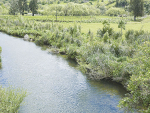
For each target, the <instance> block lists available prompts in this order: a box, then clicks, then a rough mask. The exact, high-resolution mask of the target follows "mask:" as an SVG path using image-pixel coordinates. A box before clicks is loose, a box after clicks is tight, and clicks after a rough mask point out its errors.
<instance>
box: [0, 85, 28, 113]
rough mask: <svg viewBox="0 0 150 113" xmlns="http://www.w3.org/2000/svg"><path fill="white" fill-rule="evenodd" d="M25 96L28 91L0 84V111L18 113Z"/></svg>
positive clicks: (2, 112)
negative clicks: (4, 86) (3, 86)
mask: <svg viewBox="0 0 150 113" xmlns="http://www.w3.org/2000/svg"><path fill="white" fill-rule="evenodd" d="M25 97H26V91H24V90H22V89H14V88H12V87H8V88H2V87H1V86H0V112H1V113H18V110H19V108H20V106H21V103H22V101H23V99H24V98H25Z"/></svg>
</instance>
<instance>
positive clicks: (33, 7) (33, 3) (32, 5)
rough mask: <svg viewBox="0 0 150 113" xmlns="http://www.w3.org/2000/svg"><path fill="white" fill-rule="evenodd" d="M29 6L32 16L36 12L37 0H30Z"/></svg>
mask: <svg viewBox="0 0 150 113" xmlns="http://www.w3.org/2000/svg"><path fill="white" fill-rule="evenodd" d="M29 8H30V10H31V12H32V16H34V14H35V13H37V9H38V4H37V0H31V1H30V3H29Z"/></svg>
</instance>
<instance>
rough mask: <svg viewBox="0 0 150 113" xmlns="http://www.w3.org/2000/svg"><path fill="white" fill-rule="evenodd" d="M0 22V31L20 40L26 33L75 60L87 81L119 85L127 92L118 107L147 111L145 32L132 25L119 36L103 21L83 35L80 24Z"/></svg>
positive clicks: (149, 62)
mask: <svg viewBox="0 0 150 113" xmlns="http://www.w3.org/2000/svg"><path fill="white" fill-rule="evenodd" d="M142 21H145V22H146V19H145V20H142ZM102 22H103V21H102ZM0 23H1V24H0V31H2V32H5V33H7V34H10V35H13V36H18V37H22V38H23V37H24V35H25V34H28V35H29V37H30V38H31V39H32V40H33V41H34V42H35V43H36V44H37V45H48V46H51V47H52V48H53V49H55V51H56V52H59V53H63V54H66V55H67V56H68V58H71V59H75V60H76V61H77V62H78V64H79V68H80V69H81V71H83V72H84V73H86V74H87V75H88V77H89V78H91V79H95V80H100V79H111V80H113V81H116V82H120V83H122V84H123V85H124V86H125V87H126V88H127V90H128V91H130V93H129V94H128V96H127V97H126V98H124V99H123V100H121V101H120V105H119V106H120V107H127V108H130V109H132V108H140V110H142V111H145V112H149V110H150V105H149V102H150V93H149V92H150V83H149V77H150V57H149V56H150V46H149V45H150V34H149V33H148V32H146V30H143V29H140V27H139V30H134V28H135V24H133V25H131V26H134V28H133V29H130V30H129V29H128V30H126V31H124V34H123V36H121V33H120V32H119V31H120V30H119V29H118V31H116V30H115V29H113V26H112V25H113V24H114V23H113V22H110V24H109V23H106V22H105V23H103V24H102V23H100V24H101V27H100V28H99V29H95V28H94V27H92V28H90V29H91V30H88V32H85V31H86V30H84V29H82V28H83V27H84V26H83V25H84V23H82V22H81V24H79V23H71V24H72V26H65V24H64V23H58V22H57V23H55V22H53V21H50V22H42V21H39V20H38V21H37V20H35V19H30V18H28V17H22V16H19V17H17V16H16V17H15V16H0ZM147 23H148V24H149V22H147ZM93 24H95V23H93ZM139 24H140V23H139ZM116 25H117V24H116ZM127 25H128V24H127ZM63 26H65V27H63ZM92 29H94V33H93V32H92ZM82 31H84V32H82ZM56 48H57V49H56Z"/></svg>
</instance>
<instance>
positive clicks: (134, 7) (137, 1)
mask: <svg viewBox="0 0 150 113" xmlns="http://www.w3.org/2000/svg"><path fill="white" fill-rule="evenodd" d="M130 10H131V11H133V15H134V21H135V20H136V17H138V16H143V15H144V5H143V0H130Z"/></svg>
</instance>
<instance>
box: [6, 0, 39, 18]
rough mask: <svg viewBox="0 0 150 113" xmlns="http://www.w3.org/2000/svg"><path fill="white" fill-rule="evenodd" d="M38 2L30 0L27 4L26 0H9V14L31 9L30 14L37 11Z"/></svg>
mask: <svg viewBox="0 0 150 113" xmlns="http://www.w3.org/2000/svg"><path fill="white" fill-rule="evenodd" d="M37 9H38V4H37V0H31V1H30V2H29V5H28V3H27V0H12V1H11V2H10V8H9V14H12V15H16V14H17V13H20V14H21V15H24V14H25V11H29V10H31V12H32V16H34V14H36V13H37Z"/></svg>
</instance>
